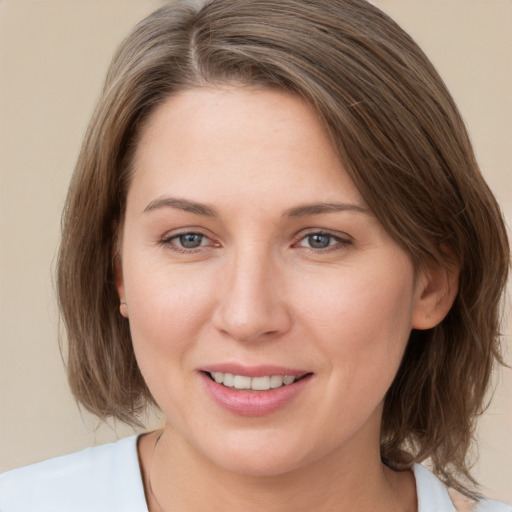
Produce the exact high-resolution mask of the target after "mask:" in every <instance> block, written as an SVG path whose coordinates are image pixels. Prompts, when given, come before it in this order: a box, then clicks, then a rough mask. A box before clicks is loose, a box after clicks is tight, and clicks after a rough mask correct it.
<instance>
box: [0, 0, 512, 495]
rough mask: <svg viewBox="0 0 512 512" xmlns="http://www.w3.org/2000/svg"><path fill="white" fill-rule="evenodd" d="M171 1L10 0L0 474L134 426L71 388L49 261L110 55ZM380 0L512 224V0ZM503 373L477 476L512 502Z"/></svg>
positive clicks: (0, 159)
mask: <svg viewBox="0 0 512 512" xmlns="http://www.w3.org/2000/svg"><path fill="white" fill-rule="evenodd" d="M160 3H161V2H159V1H157V0H124V1H120V0H96V1H93V0H60V1H59V0H3V1H2V0H0V244H1V245H0V322H1V323H0V340H1V342H0V471H2V470H6V469H9V468H12V467H15V466H19V465H22V464H27V463H30V462H34V461H37V460H40V459H43V458H47V457H51V456H55V455H58V454H63V453H67V452H70V451H73V450H77V449H79V448H81V447H84V446H87V445H90V444H93V443H101V442H105V441H108V440H111V439H115V438H117V437H122V436H124V435H126V434H128V433H131V431H130V430H129V429H127V428H126V427H123V426H121V425H117V426H99V425H98V424H97V422H96V420H94V419H93V418H91V417H90V416H88V415H87V414H85V413H80V411H79V410H78V409H77V407H76V405H75V403H74V401H73V399H72V397H71V396H70V393H69V391H68V388H67V384H66V378H65V375H64V372H63V365H62V361H61V359H60V354H59V349H58V341H57V340H58V315H57V312H56V308H55V299H54V292H53V285H52V268H53V264H54V258H55V254H56V247H57V244H58V235H59V217H60V210H61V207H62V204H63V200H64V196H65V192H66V187H67V183H68V180H69V177H70V174H71V170H72V168H73V164H74V160H75V158H76V155H77V151H78V148H79V145H80V141H81V138H82V135H83V133H84V130H85V127H86V125H87V122H88V117H89V115H90V114H91V112H92V108H93V105H94V102H95V99H96V98H97V96H98V92H99V89H100V87H101V84H102V80H103V77H104V74H105V71H106V68H107V65H108V63H109V60H110V56H111V54H112V52H113V50H114V48H115V46H116V45H117V43H118V42H119V41H120V39H121V38H122V36H123V35H124V34H125V33H126V32H127V30H128V29H129V28H130V27H131V26H132V25H133V24H134V23H135V22H136V21H138V20H139V19H141V18H142V17H143V16H144V15H145V14H147V13H149V12H150V11H151V10H153V8H155V7H157V6H158V5H160ZM374 3H376V4H377V5H379V6H380V7H381V8H383V9H384V10H385V11H387V12H389V13H390V14H391V15H392V16H393V17H394V18H395V19H396V20H397V21H399V22H400V23H401V24H402V25H403V26H404V28H406V29H407V30H408V31H409V32H410V33H411V34H412V35H413V36H414V37H415V38H416V39H417V41H418V42H419V43H420V45H421V46H422V47H423V48H424V50H425V51H426V52H427V54H428V55H429V56H430V57H431V59H432V60H433V62H434V64H435V65H436V66H437V67H438V69H439V70H440V72H441V74H442V75H443V77H444V78H445V80H446V82H447V83H448V86H449V87H450V89H451V90H452V92H453V94H454V96H455V99H456V101H457V102H458V104H459V107H460V109H461V111H462V113H463V115H464V118H465V119H466V121H467V123H468V125H469V129H470V133H471V135H472V138H473V140H474V143H475V147H476V151H477V155H478V157H479V160H480V162H481V165H482V168H483V170H484V174H485V175H486V177H487V178H488V181H489V182H490V185H491V187H492V188H493V190H494V191H495V193H496V195H497V196H498V199H499V200H500V202H501V204H502V205H503V209H504V211H505V214H506V216H507V218H508V222H509V225H510V222H511V219H512V169H511V166H512V164H511V162H512V149H511V148H512V125H511V123H512V122H511V119H512V92H511V91H512V63H511V60H512V30H511V27H512V2H511V1H510V0H481V1H478V0H442V1H435V0H410V1H398V0H380V1H376V2H374ZM489 264H492V262H489ZM510 304H511V302H509V304H508V310H509V312H510ZM509 316H510V313H509ZM510 332H511V331H510V327H508V329H507V334H508V336H507V337H506V343H507V344H508V346H509V347H510V344H511V336H510ZM508 359H509V361H510V360H511V359H512V358H511V357H510V348H509V356H508ZM497 380H498V383H499V385H498V389H497V392H496V394H495V397H494V401H493V404H492V406H491V407H490V408H489V410H488V411H487V413H486V414H485V416H484V418H483V419H482V421H481V425H480V429H479V439H480V455H481V457H480V462H479V464H478V465H477V467H476V475H477V478H479V479H480V480H481V481H482V482H483V484H484V486H485V488H486V490H487V493H488V494H489V495H491V496H493V497H497V498H501V499H504V500H506V501H512V372H511V371H510V370H506V371H505V370H502V371H500V372H499V374H498V375H497Z"/></svg>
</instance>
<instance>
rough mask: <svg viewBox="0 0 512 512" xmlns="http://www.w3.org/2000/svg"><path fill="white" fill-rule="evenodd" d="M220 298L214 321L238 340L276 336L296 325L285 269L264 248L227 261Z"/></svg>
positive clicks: (217, 326) (215, 324) (222, 276)
mask: <svg viewBox="0 0 512 512" xmlns="http://www.w3.org/2000/svg"><path fill="white" fill-rule="evenodd" d="M219 277H220V280H221V281H222V282H221V284H220V286H219V300H218V303H217V305H216V308H215V311H214V314H213V318H212V322H213V325H214V327H215V328H216V329H218V330H219V331H221V332H222V333H223V334H225V335H228V336H230V337H231V338H234V339H236V340H238V341H243V342H250V341H256V340H263V339H271V338H272V339H274V338H276V337H279V336H280V335H282V334H284V333H286V332H287V331H288V330H289V329H290V327H291V325H292V317H291V315H290V310H289V304H288V301H287V298H286V291H285V289H284V288H285V287H284V286H283V270H282V269H280V268H279V265H278V264H277V262H274V261H272V258H271V257H270V256H269V255H267V254H262V252H261V251H259V253H257V252H256V251H250V250H249V251H244V252H243V253H239V254H237V255H236V256H235V257H234V258H233V259H232V260H230V261H226V263H225V266H224V272H223V273H222V275H220V276H219Z"/></svg>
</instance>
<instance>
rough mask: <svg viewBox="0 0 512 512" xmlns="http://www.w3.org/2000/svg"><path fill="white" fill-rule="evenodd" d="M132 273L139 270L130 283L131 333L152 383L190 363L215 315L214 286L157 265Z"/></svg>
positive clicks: (204, 278)
mask: <svg viewBox="0 0 512 512" xmlns="http://www.w3.org/2000/svg"><path fill="white" fill-rule="evenodd" d="M146 261H147V260H146ZM127 263H128V262H127ZM133 263H136V262H133ZM132 268H136V269H137V271H136V272H134V271H132V272H131V273H130V275H131V276H135V277H132V279H131V280H130V281H129V282H128V283H126V296H127V300H128V302H129V321H130V331H131V335H132V340H133V346H134V350H135V354H136V357H137V361H138V364H139V367H140V369H141V371H142V373H143V375H144V377H145V378H146V380H150V379H151V375H153V374H154V375H156V374H158V373H159V372H162V371H164V372H166V371H167V369H168V370H170V369H171V368H170V367H174V366H179V367H182V366H183V365H184V364H185V363H186V361H185V359H184V358H185V357H186V354H187V352H188V351H189V350H190V349H191V348H193V347H194V345H195V343H196V340H198V339H199V337H200V333H201V331H202V329H204V327H205V321H206V319H207V318H209V317H210V316H211V309H212V307H213V306H212V303H213V301H212V293H211V289H212V288H213V285H212V283H211V282H210V281H209V280H208V279H207V276H205V275H204V272H203V274H201V272H200V271H198V272H193V273H190V272H186V271H183V270H182V271H179V269H178V270H177V271H176V269H173V270H171V269H170V268H169V266H168V265H158V264H157V265H153V266H148V265H146V266H145V267H144V268H142V267H140V266H137V265H135V264H134V265H133V267H132ZM169 373H172V372H169ZM148 384H149V382H148Z"/></svg>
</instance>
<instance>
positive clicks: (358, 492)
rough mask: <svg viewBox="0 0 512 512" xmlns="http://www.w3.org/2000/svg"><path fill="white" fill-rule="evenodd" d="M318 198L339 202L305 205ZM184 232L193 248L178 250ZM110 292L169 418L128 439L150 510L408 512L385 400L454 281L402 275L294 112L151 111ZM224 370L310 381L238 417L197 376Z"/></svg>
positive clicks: (392, 249)
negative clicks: (263, 369) (254, 370)
mask: <svg viewBox="0 0 512 512" xmlns="http://www.w3.org/2000/svg"><path fill="white" fill-rule="evenodd" d="M169 198H172V200H169ZM176 199H178V200H179V201H181V202H176ZM183 201H187V203H183ZM190 203H193V204H194V205H195V204H199V205H201V207H200V208H198V207H196V206H194V207H193V208H191V207H190ZM318 204H322V205H325V204H331V205H332V204H336V205H344V207H343V208H341V209H340V208H335V209H333V208H330V209H328V211H325V210H326V209H325V208H323V209H322V208H318V207H315V208H309V209H304V208H303V207H304V206H305V205H318ZM347 205H349V206H348V207H347ZM184 233H197V234H198V235H199V237H197V238H196V239H195V240H196V241H197V240H199V241H200V245H199V246H198V247H196V248H193V249H191V248H184V247H183V244H182V242H183V238H181V239H180V237H179V235H183V234H184ZM315 233H317V234H319V237H317V238H316V239H313V238H311V235H312V234H315ZM314 240H317V241H318V240H320V241H321V242H322V243H323V244H325V247H323V246H322V247H321V248H318V247H316V248H312V247H311V244H312V241H314ZM117 287H118V291H119V296H120V298H121V300H123V301H126V302H127V305H123V306H121V313H122V314H123V315H124V316H126V317H127V318H129V321H130V329H131V333H132V338H133V345H134V349H135V353H136V357H137V361H138V364H139V366H140V369H141V371H142V374H143V376H144V378H145V380H146V382H147V385H148V387H149V389H150V390H151V392H152V394H153V396H154V398H155V400H156V402H157V403H158V405H159V406H160V407H161V409H162V411H163V413H164V414H165V417H166V420H167V423H166V426H165V428H164V433H163V436H162V437H161V439H160V441H159V442H158V444H156V445H155V442H156V434H151V435H149V436H145V437H143V438H142V439H141V441H140V443H139V454H140V460H141V466H142V470H143V473H144V474H145V476H146V477H147V476H148V475H149V479H150V480H151V488H152V492H150V489H149V485H148V483H147V480H148V479H147V478H146V493H147V496H148V504H149V507H150V510H151V511H153V510H161V509H164V510H187V511H195V510H198V511H199V510H206V509H210V510H249V511H250V510H255V511H256V510H258V511H260V510H262V507H263V510H266V511H274V510H275V511H286V510H290V511H291V510H294V511H302V510H304V511H310V510H315V511H322V510H329V511H332V510H350V511H366V510H368V511H369V510H373V511H374V510H380V511H387V510H389V511H397V510H407V511H414V510H416V495H415V486H414V480H413V477H412V474H411V473H410V472H403V473H395V472H393V471H391V470H389V469H388V468H386V467H385V466H383V465H382V463H381V460H380V454H379V440H380V422H381V416H382V404H383V399H384V396H385V393H386V391H387V389H388V388H389V386H390V385H391V383H392V381H393V378H394V376H395V374H396V372H397V369H398V366H399V363H400V360H401V358H402V355H403V352H404V350H405V347H406V343H407V340H408V337H409V333H410V331H411V329H412V328H429V327H432V326H434V325H435V324H436V323H438V322H439V321H440V320H441V319H442V317H443V316H444V315H445V314H446V312H447V311H448V309H449V307H450V305H451V302H452V301H453V295H454V293H455V291H454V289H455V290H456V284H455V286H454V283H453V282H451V283H449V282H448V280H447V279H445V278H444V277H441V273H440V272H437V271H435V269H432V270H431V271H428V270H425V271H422V273H420V274H419V275H417V273H415V271H414V268H413V265H412V263H411V261H410V259H409V257H408V255H407V254H406V253H405V252H404V251H403V250H402V249H401V248H400V247H399V246H398V245H397V244H396V243H395V242H394V241H393V239H391V237H390V236H389V235H388V234H387V232H386V231H385V230H384V228H383V227H382V225H381V224H380V223H379V221H378V219H376V218H375V216H374V215H373V214H372V213H371V212H370V211H369V209H368V207H367V205H366V204H365V202H364V200H363V198H362V197H361V195H360V194H359V192H358V190H357V189H356V187H355V186H354V184H353V182H352V181H351V179H350V178H349V176H348V174H347V173H346V171H345V170H344V168H343V166H342V164H341V163H340V161H339V159H338V158H337V156H336V152H335V150H334V148H333V146H332V144H331V142H330V140H329V137H328V135H327V133H326V132H325V130H324V128H323V126H322V125H321V123H320V122H319V120H318V118H317V116H316V115H315V113H314V112H313V111H312V110H311V109H310V108H309V107H308V106H307V105H306V104H305V103H304V102H303V101H302V100H300V99H298V98H296V97H294V96H291V95H287V94H284V93H281V92H276V91H267V90H261V89H260V90H258V89H253V88H247V87H237V86H225V87H222V88H209V87H204V88H200V89H193V90H189V91H186V92H181V93H179V94H178V95H176V96H173V97H171V98H169V99H168V100H167V101H166V102H165V103H164V104H163V105H161V106H160V107H158V109H157V110H156V111H155V112H154V113H153V114H152V116H150V118H149V120H148V121H147V122H146V124H145V126H144V127H143V130H142V133H141V135H140V141H139V143H138V148H137V151H136V155H135V159H134V174H133V180H132V183H131V186H130V188H129V191H128V197H127V208H126V217H125V219H124V224H123V229H122V244H121V254H120V257H119V259H118V261H117ZM226 362H229V363H231V362H238V363H242V364H245V365H260V364H273V365H282V366H286V367H293V368H300V369H304V370H306V371H307V372H311V373H312V378H311V379H310V380H309V382H308V383H307V385H306V386H305V387H304V389H303V390H302V391H301V393H300V395H299V396H298V397H297V398H296V399H294V400H292V401H291V402H289V403H287V404H286V405H285V406H284V407H282V408H281V409H279V410H278V411H276V412H273V413H272V414H268V415H264V416H261V417H242V416H238V415H236V414H233V413H231V412H229V411H226V410H225V409H223V408H221V407H219V405H218V404H216V403H215V402H214V401H213V400H212V398H211V397H210V396H209V394H208V393H206V392H205V388H204V385H203V384H204V382H203V378H202V376H201V374H200V372H199V371H198V370H199V369H200V368H201V367H202V366H204V365H209V364H219V363H226ZM155 446H156V447H155ZM154 496H157V501H155V498H154Z"/></svg>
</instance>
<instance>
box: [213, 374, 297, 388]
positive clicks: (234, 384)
mask: <svg viewBox="0 0 512 512" xmlns="http://www.w3.org/2000/svg"><path fill="white" fill-rule="evenodd" d="M210 375H211V376H212V378H213V380H214V381H215V382H217V384H222V385H224V386H226V387H228V388H235V389H250V390H252V391H268V390H269V389H276V388H280V387H281V386H288V385H290V384H292V383H294V382H295V381H296V380H297V377H296V376H295V375H269V376H264V377H247V376H246V375H233V374H231V373H222V372H213V373H211V374H210Z"/></svg>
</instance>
